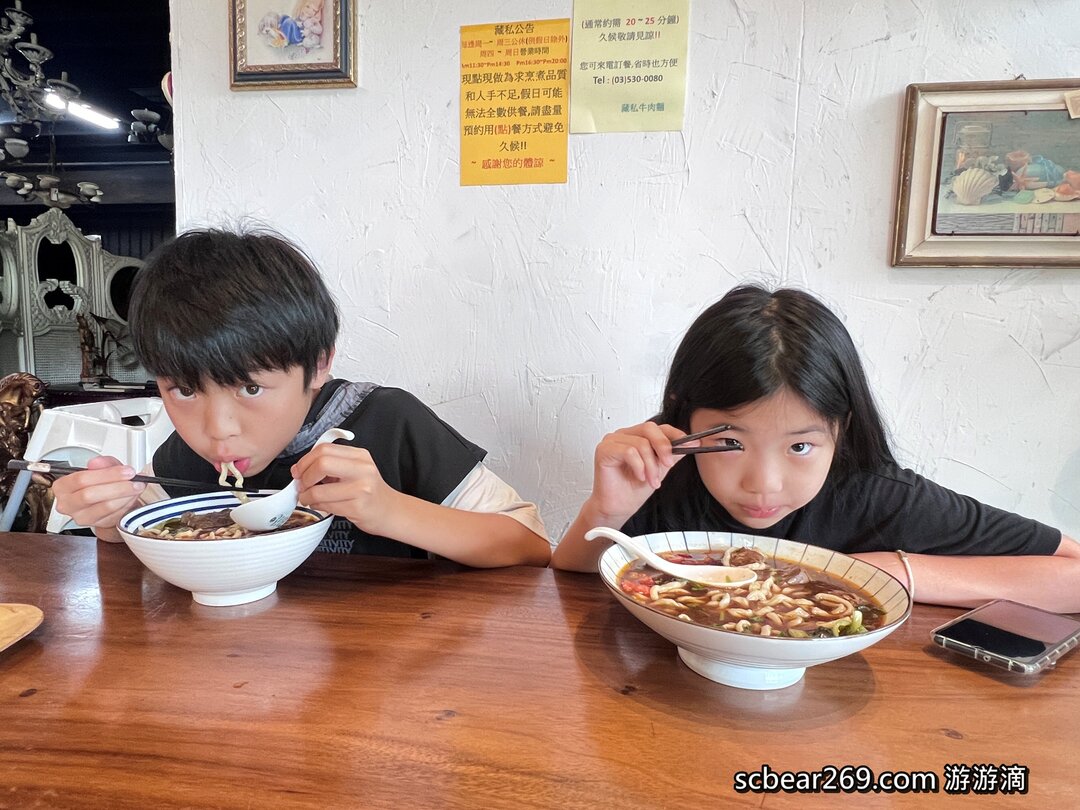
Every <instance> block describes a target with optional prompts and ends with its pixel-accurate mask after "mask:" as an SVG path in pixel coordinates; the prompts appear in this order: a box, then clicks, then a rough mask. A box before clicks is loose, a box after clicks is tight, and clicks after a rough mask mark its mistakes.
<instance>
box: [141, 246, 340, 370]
mask: <svg viewBox="0 0 1080 810" xmlns="http://www.w3.org/2000/svg"><path fill="white" fill-rule="evenodd" d="M130 314H131V318H130V323H131V334H132V339H133V342H134V346H135V351H136V353H137V354H138V356H139V360H140V361H141V362H142V364H143V366H145V367H146V369H147V370H148V371H149V372H150V373H151V374H153V375H154V376H155V377H168V378H169V379H171V380H173V381H175V382H176V383H177V384H179V385H182V386H185V387H188V388H193V389H198V388H200V387H201V386H202V384H203V383H205V382H207V381H212V382H214V383H217V384H218V385H240V384H243V383H244V382H246V381H248V380H250V379H251V375H252V373H254V372H257V371H276V370H287V369H289V368H291V367H292V366H296V365H299V366H300V367H301V368H303V370H304V385H305V386H307V385H310V384H311V380H312V378H313V376H314V374H315V371H316V369H317V367H318V364H319V362H320V361H321V360H325V359H326V358H327V357H328V355H329V354H330V352H331V350H332V349H333V348H334V343H335V341H336V340H337V333H338V312H337V306H336V305H335V303H334V299H333V297H332V296H331V295H330V291H329V290H328V289H327V288H326V285H325V284H324V283H323V280H322V278H321V276H320V275H319V272H318V270H316V269H315V266H314V265H313V264H312V262H311V260H310V259H309V258H308V257H307V256H305V255H304V253H303V252H302V251H301V250H300V249H299V248H297V247H296V246H294V245H292V244H291V243H290V242H288V241H287V240H286V239H284V238H283V237H282V236H279V235H278V234H275V233H271V232H266V231H263V232H255V231H248V232H237V233H233V232H229V231H225V230H217V229H207V230H195V231H188V232H187V233H183V234H181V235H179V236H177V237H176V238H175V239H172V240H170V241H168V242H166V243H165V244H163V245H161V246H160V247H158V248H157V249H156V250H155V251H154V252H153V253H152V254H151V255H150V257H149V259H148V260H147V263H146V266H145V267H144V268H143V269H142V270H140V271H139V273H138V274H137V275H136V277H135V284H134V286H133V289H132V294H131V309H130Z"/></svg>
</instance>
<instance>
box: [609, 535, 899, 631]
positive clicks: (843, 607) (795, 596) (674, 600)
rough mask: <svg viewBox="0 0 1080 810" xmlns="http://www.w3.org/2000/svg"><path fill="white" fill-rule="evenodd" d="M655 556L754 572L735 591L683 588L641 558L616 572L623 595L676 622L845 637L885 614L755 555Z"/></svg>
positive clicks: (855, 592) (858, 595) (874, 604)
mask: <svg viewBox="0 0 1080 810" xmlns="http://www.w3.org/2000/svg"><path fill="white" fill-rule="evenodd" d="M660 556H661V557H664V558H665V559H668V560H671V561H672V562H675V563H682V564H685V565H735V566H746V567H748V568H753V569H754V570H756V571H757V576H758V578H757V580H756V581H754V582H751V583H750V584H749V585H744V586H742V587H738V588H717V587H710V586H707V585H701V584H698V583H695V582H687V581H686V580H683V579H678V578H676V577H673V576H671V575H670V574H664V573H661V572H660V571H657V570H656V569H654V568H651V567H650V566H648V565H647V564H646V563H645V562H643V561H642V560H634V561H633V562H631V563H629V564H628V565H626V566H625V567H624V568H623V569H622V570H621V571H620V572H619V577H618V585H619V588H620V589H621V590H622V591H623V593H625V594H627V595H628V596H629V597H630V598H631V599H633V600H634V601H635V602H639V603H640V604H642V605H646V606H647V607H651V608H653V609H655V610H659V611H660V612H661V613H666V614H667V615H669V616H673V617H675V618H677V619H682V620H683V621H687V622H692V623H694V624H701V625H705V626H706V627H715V628H719V629H721V630H730V631H733V632H736V633H750V634H753V635H758V636H773V637H780V638H831V637H833V636H850V635H855V634H858V633H865V632H867V631H869V630H876V629H877V628H879V627H881V626H882V625H883V624H884V621H885V610H884V608H883V607H882V606H881V604H880V603H879V602H878V601H876V600H875V599H874V598H873V597H872V596H871V595H870V594H869V593H867V592H866V591H863V590H861V589H859V588H857V587H856V586H854V585H852V584H851V583H849V582H845V581H843V580H840V579H837V578H834V577H831V576H829V575H828V574H825V573H824V572H822V571H819V570H816V569H809V568H804V567H801V566H799V565H795V564H794V563H791V562H788V561H785V560H780V559H774V558H770V557H766V556H765V555H764V554H762V553H761V552H760V551H757V550H756V549H752V548H735V549H721V550H714V551H708V552H705V551H701V552H688V551H687V552H684V551H663V552H660Z"/></svg>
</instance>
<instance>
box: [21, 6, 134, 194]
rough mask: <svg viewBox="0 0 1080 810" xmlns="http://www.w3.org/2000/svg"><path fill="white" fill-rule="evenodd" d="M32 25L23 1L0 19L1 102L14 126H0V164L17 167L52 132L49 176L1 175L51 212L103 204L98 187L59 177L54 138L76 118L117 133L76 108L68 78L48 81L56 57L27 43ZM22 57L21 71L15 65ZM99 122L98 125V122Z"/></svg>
mask: <svg viewBox="0 0 1080 810" xmlns="http://www.w3.org/2000/svg"><path fill="white" fill-rule="evenodd" d="M33 22H34V19H33V17H31V16H30V15H29V14H27V13H26V12H25V11H23V7H22V0H15V6H14V7H13V8H7V9H4V15H3V16H2V17H0V97H2V98H3V99H4V101H6V102H7V104H8V107H10V108H11V112H12V115H13V116H14V119H15V120H14V121H13V122H9V123H6V124H2V125H0V160H6V161H11V162H16V163H17V162H18V161H20V160H22V159H23V158H24V157H26V156H27V155H28V154H29V153H30V141H32V140H33V139H35V138H37V137H38V136H40V135H41V133H42V125H43V124H44V125H45V126H47V127H48V129H49V167H48V168H49V171H48V173H46V174H38V175H35V179H31V178H29V177H27V176H25V175H22V174H19V173H17V172H10V171H0V178H3V182H4V184H5V185H6V186H7V187H8V188H10V189H11V190H12V191H14V192H15V193H16V194H18V195H19V196H20V197H22V198H23V199H26V200H28V201H36V202H40V203H44V204H45V205H48V206H50V207H52V208H68V207H70V206H71V205H72V204H73V203H77V202H100V201H101V196H102V192H101V188H100V187H99V186H98V185H97V184H96V183H91V182H82V183H76V184H74V185H70V184H67V183H65V181H64V180H63V179H62V178H61V177H60V176H59V174H58V173H57V161H56V137H55V135H54V134H53V133H52V127H53V124H55V122H56V121H58V120H60V119H62V118H64V117H65V116H66V115H67V113H69V112H70V113H72V114H73V115H76V116H78V117H80V118H84V119H86V120H89V121H91V122H93V123H97V124H98V125H99V126H103V127H106V128H111V129H116V128H118V126H119V125H118V123H117V122H116V121H115V120H112V119H108V118H107V117H106V116H102V115H101V114H100V113H97V112H95V111H93V110H91V109H89V107H87V106H86V105H83V104H80V103H78V102H77V99H78V98H79V94H80V91H79V88H78V87H77V86H75V85H74V84H72V83H71V82H69V81H68V75H67V73H66V72H61V74H60V78H59V79H47V78H45V71H44V69H43V67H42V66H43V65H44V64H45V63H46V62H48V61H49V60H50V59H52V57H53V53H52V51H50V50H49V49H48V48H46V47H44V46H42V45H40V44H38V41H37V34H34V33H31V34H30V35H29V39H28V40H25V39H23V35H24V34H25V33H26V30H27V28H29V27H30V26H31V25H32V24H33ZM16 54H18V55H19V56H21V57H22V59H21V60H20V61H21V62H23V63H25V65H26V67H25V68H22V67H20V66H18V65H17V64H16V62H15V59H16ZM95 117H96V118H97V119H100V120H95Z"/></svg>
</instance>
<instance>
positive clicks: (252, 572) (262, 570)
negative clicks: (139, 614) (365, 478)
mask: <svg viewBox="0 0 1080 810" xmlns="http://www.w3.org/2000/svg"><path fill="white" fill-rule="evenodd" d="M263 494H270V493H269V492H266V493H263ZM252 497H259V496H258V495H253V496H252ZM238 503H239V501H237V499H236V497H235V496H233V495H231V494H229V493H227V492H215V493H209V494H199V495H188V496H185V497H183V498H171V499H169V500H167V501H158V502H157V503H152V504H149V505H148V506H141V507H139V508H138V509H135V510H133V511H131V512H129V513H128V514H127V515H125V516H124V518H123V520H121V521H120V524H119V527H118V528H119V530H120V534H121V536H122V537H123V538H124V542H125V543H127V545H128V548H130V549H131V550H132V552H133V553H134V554H135V556H136V557H138V558H139V559H140V560H141V561H142V563H143V565H145V566H146V567H147V568H149V569H150V570H151V571H153V572H154V573H155V574H157V575H158V576H159V577H161V578H162V579H163V580H165V581H166V582H170V583H172V584H173V585H176V586H177V587H178V588H183V589H184V590H188V591H191V595H192V596H193V597H194V599H195V601H196V602H198V603H199V604H202V605H242V604H244V603H246V602H254V601H255V600H256V599H262V598H264V597H266V596H269V595H270V594H272V593H273V592H274V590H275V589H276V588H277V581H278V580H279V579H281V578H282V577H284V576H286V575H287V574H289V573H290V572H292V571H293V570H294V569H295V568H296V567H297V566H298V565H300V563H302V562H303V561H304V560H305V559H307V557H308V555H309V554H311V552H312V551H314V550H315V547H316V546H318V545H319V541H321V540H322V538H323V535H324V534H326V530H327V529H328V528H330V522H331V517H332V516H331V515H327V514H324V513H322V512H317V511H315V510H313V509H305V510H304V511H306V512H310V513H311V514H313V515H315V516H317V517H318V518H319V520H318V521H316V522H314V523H311V524H308V525H307V526H300V527H299V528H296V529H287V530H285V531H275V532H267V533H266V534H258V535H254V536H252V537H239V538H236V539H234V540H161V539H157V538H153V537H143V536H141V535H139V534H136V532H137V531H138V530H139V529H140V528H144V527H145V528H149V527H151V526H156V525H157V524H159V523H161V522H163V521H166V520H169V519H170V518H174V517H180V515H182V514H183V513H184V512H198V513H202V512H213V511H216V510H219V509H229V508H231V507H234V506H237V505H238ZM300 508H301V509H303V507H300Z"/></svg>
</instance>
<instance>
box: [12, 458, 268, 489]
mask: <svg viewBox="0 0 1080 810" xmlns="http://www.w3.org/2000/svg"><path fill="white" fill-rule="evenodd" d="M7 468H8V469H9V470H29V471H30V472H36V473H43V474H45V475H70V474H71V473H75V472H82V471H83V470H85V469H86V467H71V466H69V465H67V464H59V463H56V462H50V461H25V460H23V459H21V458H13V459H11V460H10V461H9V462H8V463H7ZM128 480H129V481H140V482H142V483H145V484H164V485H166V486H171V487H181V488H184V489H193V490H197V491H199V492H218V491H221V490H231V491H234V492H258V491H259V490H258V489H255V488H253V487H233V486H229V485H228V484H226V485H224V486H222V485H220V484H218V483H216V482H215V483H213V484H207V483H205V482H202V481H187V480H184V479H182V478H161V477H160V476H156V475H135V476H132V477H131V478H129V479H128Z"/></svg>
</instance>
